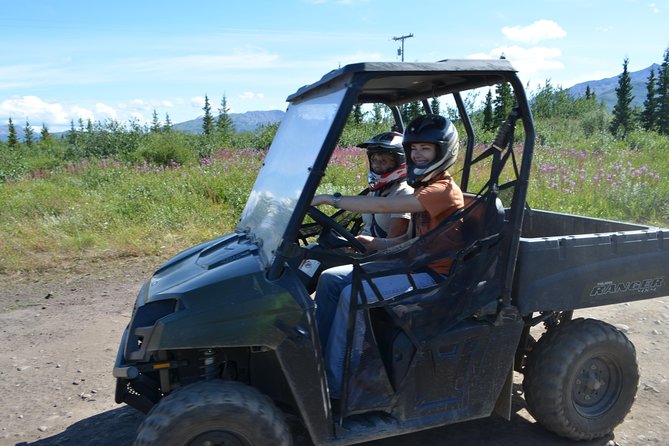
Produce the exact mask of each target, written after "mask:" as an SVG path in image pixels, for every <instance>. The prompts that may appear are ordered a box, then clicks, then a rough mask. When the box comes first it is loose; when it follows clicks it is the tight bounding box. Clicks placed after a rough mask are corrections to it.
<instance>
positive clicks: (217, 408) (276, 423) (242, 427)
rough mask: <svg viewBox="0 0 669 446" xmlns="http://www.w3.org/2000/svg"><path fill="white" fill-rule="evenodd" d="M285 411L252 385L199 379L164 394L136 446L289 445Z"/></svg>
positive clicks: (147, 419) (140, 433)
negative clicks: (168, 393) (196, 381)
mask: <svg viewBox="0 0 669 446" xmlns="http://www.w3.org/2000/svg"><path fill="white" fill-rule="evenodd" d="M292 443H293V442H292V437H291V433H290V430H289V428H288V425H287V424H286V422H285V420H284V417H283V414H282V413H281V411H279V409H278V408H277V407H276V406H275V405H274V403H273V402H272V401H271V400H270V399H269V398H268V397H266V396H265V395H263V394H261V393H260V392H258V391H257V390H256V389H254V388H253V387H249V386H247V385H245V384H242V383H238V382H234V381H221V380H212V381H203V382H199V383H195V384H191V385H189V386H186V387H184V388H182V389H179V390H177V391H176V392H174V393H172V394H170V395H168V396H167V397H165V398H163V399H162V400H161V401H160V402H159V403H158V404H157V405H156V406H154V407H153V409H152V410H151V412H149V414H148V415H147V416H146V418H145V419H144V421H143V422H142V424H141V425H140V426H139V429H138V433H137V439H136V440H135V446H149V445H151V446H157V445H161V446H163V445H164V446H204V445H231V446H259V445H267V444H272V445H280V446H290V445H292Z"/></svg>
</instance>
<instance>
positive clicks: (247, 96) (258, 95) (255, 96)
mask: <svg viewBox="0 0 669 446" xmlns="http://www.w3.org/2000/svg"><path fill="white" fill-rule="evenodd" d="M239 99H245V100H248V99H265V95H264V94H262V93H254V92H252V91H245V92H243V93H242V94H240V95H239Z"/></svg>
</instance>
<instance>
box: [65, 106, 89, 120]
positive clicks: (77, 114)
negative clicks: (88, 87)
mask: <svg viewBox="0 0 669 446" xmlns="http://www.w3.org/2000/svg"><path fill="white" fill-rule="evenodd" d="M70 118H71V119H72V120H74V121H78V120H79V119H81V120H82V121H88V120H89V119H90V120H91V121H95V115H94V113H93V112H92V111H90V110H89V109H87V108H83V107H79V106H76V105H75V106H74V107H72V108H71V109H70Z"/></svg>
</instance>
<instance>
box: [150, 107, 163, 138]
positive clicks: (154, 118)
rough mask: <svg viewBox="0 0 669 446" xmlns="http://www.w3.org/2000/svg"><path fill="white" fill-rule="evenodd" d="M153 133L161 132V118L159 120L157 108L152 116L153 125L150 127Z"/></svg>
mask: <svg viewBox="0 0 669 446" xmlns="http://www.w3.org/2000/svg"><path fill="white" fill-rule="evenodd" d="M149 130H150V131H151V133H160V120H158V112H157V111H156V109H155V108H154V109H153V115H152V118H151V127H150V128H149Z"/></svg>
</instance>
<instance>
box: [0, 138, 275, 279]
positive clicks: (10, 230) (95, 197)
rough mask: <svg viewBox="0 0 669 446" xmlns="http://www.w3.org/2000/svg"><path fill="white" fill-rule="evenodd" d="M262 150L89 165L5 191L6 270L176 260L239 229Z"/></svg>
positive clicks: (0, 219)
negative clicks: (164, 162)
mask: <svg viewBox="0 0 669 446" xmlns="http://www.w3.org/2000/svg"><path fill="white" fill-rule="evenodd" d="M261 162H262V154H261V153H260V152H256V151H236V152H235V153H234V154H232V155H230V153H229V152H225V153H221V155H220V158H214V159H212V160H209V161H207V162H205V163H204V164H196V165H189V166H180V167H175V168H160V167H156V166H149V165H127V164H119V163H82V164H79V165H77V166H73V165H69V166H68V167H66V168H62V169H57V170H54V171H52V172H50V173H48V174H47V175H44V176H41V177H40V178H26V179H23V180H20V181H16V182H12V183H5V184H1V185H0V209H2V213H0V237H1V238H2V240H3V241H2V242H1V243H0V271H7V270H15V269H40V268H50V267H57V266H59V265H60V264H62V263H63V262H69V261H72V260H76V259H81V258H96V257H106V256H141V255H171V254H174V253H175V252H177V251H179V250H181V249H183V248H185V247H187V246H189V245H191V244H194V243H198V242H201V241H203V240H206V239H210V238H213V237H215V236H217V235H219V234H221V233H225V232H229V231H230V230H231V229H233V228H234V226H235V224H236V222H237V219H238V218H239V215H240V214H241V212H242V210H243V206H244V204H245V202H246V197H247V196H248V193H249V191H250V189H251V187H252V184H253V180H254V176H253V175H251V174H250V173H251V172H257V170H258V169H259V167H260V164H261Z"/></svg>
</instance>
